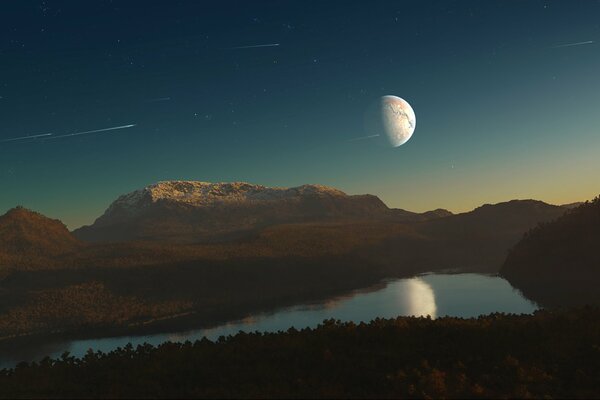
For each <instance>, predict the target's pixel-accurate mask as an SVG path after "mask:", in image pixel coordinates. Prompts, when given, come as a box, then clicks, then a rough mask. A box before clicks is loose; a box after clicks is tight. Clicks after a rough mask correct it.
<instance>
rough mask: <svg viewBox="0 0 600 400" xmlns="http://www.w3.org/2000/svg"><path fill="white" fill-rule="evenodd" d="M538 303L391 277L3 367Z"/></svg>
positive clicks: (498, 287) (38, 354)
mask: <svg viewBox="0 0 600 400" xmlns="http://www.w3.org/2000/svg"><path fill="white" fill-rule="evenodd" d="M536 308H537V307H536V305H535V304H533V303H531V302H530V301H529V300H527V299H525V298H524V297H523V296H522V295H521V294H520V293H519V292H518V291H516V290H515V289H513V288H512V287H511V286H510V284H509V283H508V282H507V281H505V280H504V279H502V278H499V277H496V276H486V275H478V274H454V275H445V274H444V275H442V274H429V275H422V276H419V277H416V278H410V279H398V280H394V281H390V282H387V283H383V284H380V285H377V286H374V287H371V288H369V289H366V290H359V291H355V292H353V293H351V294H349V295H347V296H343V297H336V298H332V299H330V300H328V301H325V302H321V303H315V304H309V305H301V306H295V307H291V308H286V309H282V310H279V311H277V312H274V313H270V314H256V315H253V316H251V317H248V318H245V319H243V320H240V321H235V322H232V323H228V324H225V325H221V326H217V327H214V328H210V329H198V330H192V331H187V332H178V333H171V334H157V335H148V336H127V337H117V338H103V339H92V340H74V341H67V342H60V343H52V344H48V345H45V346H40V347H37V348H28V349H15V351H14V352H13V353H12V354H10V355H1V357H0V368H2V367H11V366H13V365H15V363H16V362H19V361H24V360H27V361H32V360H39V359H41V358H43V357H44V356H46V355H49V356H50V357H59V356H60V355H61V354H62V353H63V352H65V351H69V352H70V353H71V354H72V355H74V356H76V357H80V356H82V355H84V354H85V353H86V352H87V350H88V349H90V348H91V349H93V350H101V351H103V352H108V351H111V350H113V349H115V348H117V347H123V346H125V345H126V344H127V343H132V344H133V345H134V346H136V345H138V344H143V343H144V342H147V343H150V344H154V345H158V344H160V343H163V342H166V341H173V342H175V341H179V342H183V341H186V340H190V341H194V340H197V339H201V338H202V337H204V336H206V337H207V338H209V339H217V338H218V337H219V336H227V335H230V334H235V333H237V332H239V331H241V330H243V331H246V332H249V331H271V332H273V331H279V330H283V331H285V330H287V329H288V328H290V327H292V326H293V327H295V328H298V329H301V328H305V327H315V326H317V325H318V324H319V323H321V322H322V321H323V320H324V319H329V318H335V319H340V320H342V321H355V322H360V321H365V322H368V321H370V320H372V319H375V318H377V317H382V318H391V317H396V316H399V315H415V316H421V315H423V316H425V315H430V316H431V317H433V318H436V317H441V316H455V317H476V316H478V315H481V314H489V313H492V312H506V313H516V314H521V313H532V312H533V311H534V310H536Z"/></svg>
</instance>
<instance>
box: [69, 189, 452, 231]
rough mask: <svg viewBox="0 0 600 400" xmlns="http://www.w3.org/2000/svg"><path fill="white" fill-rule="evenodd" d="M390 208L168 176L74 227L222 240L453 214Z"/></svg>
mask: <svg viewBox="0 0 600 400" xmlns="http://www.w3.org/2000/svg"><path fill="white" fill-rule="evenodd" d="M448 214H449V212H448V211H446V210H441V209H438V210H435V211H431V212H427V213H423V214H419V213H413V212H410V211H405V210H401V209H390V208H389V207H388V206H387V205H385V203H384V202H383V201H381V200H380V199H379V198H378V197H377V196H374V195H370V194H364V195H348V194H346V193H344V192H343V191H341V190H338V189H336V188H332V187H329V186H324V185H315V184H307V185H302V186H297V187H291V188H285V187H267V186H263V185H254V184H250V183H246V182H230V183H223V182H221V183H209V182H197V181H163V182H158V183H155V184H153V185H149V186H146V187H144V188H142V189H138V190H135V191H133V192H130V193H127V194H125V195H122V196H120V197H118V198H117V199H116V200H115V201H114V202H112V203H111V204H110V205H109V207H108V208H107V210H106V211H105V212H104V214H103V215H101V216H100V217H98V218H97V219H96V221H95V222H94V223H93V224H91V225H88V226H83V227H81V228H78V229H76V230H74V231H73V234H74V235H75V236H77V237H78V238H79V239H81V240H84V241H90V242H110V241H115V240H116V241H124V240H125V241H126V240H167V241H174V242H187V243H192V242H202V241H213V240H217V241H222V240H229V239H232V238H235V237H240V236H244V235H247V234H250V233H252V232H254V231H256V230H257V229H261V228H264V227H266V226H269V225H275V224H281V223H298V222H311V221H325V220H335V219H349V218H350V219H388V218H392V219H395V220H397V221H418V220H424V219H431V218H439V217H441V216H446V215H448Z"/></svg>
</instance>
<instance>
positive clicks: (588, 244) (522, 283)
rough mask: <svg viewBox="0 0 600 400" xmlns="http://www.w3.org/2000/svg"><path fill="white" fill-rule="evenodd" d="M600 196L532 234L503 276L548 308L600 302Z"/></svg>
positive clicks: (513, 252)
mask: <svg viewBox="0 0 600 400" xmlns="http://www.w3.org/2000/svg"><path fill="white" fill-rule="evenodd" d="M599 249H600V197H598V198H596V199H595V200H593V201H591V202H587V203H584V204H582V205H580V206H579V207H576V208H574V209H572V210H570V211H568V212H567V213H565V214H564V215H563V216H562V217H561V218H559V219H557V220H556V221H553V222H550V223H546V224H541V225H539V226H538V227H536V228H535V229H532V230H531V231H530V232H528V233H527V234H526V235H525V236H524V237H523V239H522V240H521V241H520V242H519V243H518V244H517V245H516V246H514V248H513V249H512V250H511V252H510V253H509V255H508V257H507V258H506V261H505V262H504V265H503V266H502V270H501V274H502V275H503V276H504V277H505V278H506V279H508V280H509V281H510V282H511V284H512V285H513V286H515V287H517V288H519V289H521V290H522V291H523V292H524V293H525V294H526V295H527V296H528V297H530V298H533V299H534V300H536V301H538V302H540V303H541V304H543V305H546V306H567V305H581V304H589V303H594V304H598V303H600V291H598V287H599V286H600V250H599Z"/></svg>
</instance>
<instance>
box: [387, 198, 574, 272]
mask: <svg viewBox="0 0 600 400" xmlns="http://www.w3.org/2000/svg"><path fill="white" fill-rule="evenodd" d="M565 211H566V209H565V208H562V207H560V206H555V205H550V204H547V203H544V202H541V201H536V200H511V201H508V202H503V203H498V204H485V205H483V206H481V207H478V208H476V209H474V210H473V211H469V212H465V213H461V214H456V215H450V216H447V217H444V218H436V219H429V220H426V221H421V222H417V223H415V224H413V229H414V230H415V232H416V234H418V235H420V240H411V241H406V240H405V239H404V238H402V239H401V240H399V241H398V242H397V243H395V245H394V246H390V247H389V248H388V249H386V251H387V252H389V253H390V254H394V253H397V254H398V255H397V256H396V257H402V256H401V255H400V254H399V253H404V254H406V256H405V257H408V256H410V257H411V258H409V259H406V261H405V262H408V263H413V264H418V265H421V266H422V268H427V269H430V270H438V269H463V270H464V269H468V270H475V271H489V272H497V271H498V269H499V268H500V266H501V265H502V262H503V261H504V259H505V258H506V254H507V252H508V250H509V249H510V248H511V247H512V246H514V245H515V243H517V242H518V241H519V239H520V238H521V237H522V236H523V234H524V233H525V232H527V231H528V230H529V229H531V228H533V227H535V226H536V225H537V224H538V223H540V222H547V221H552V220H554V219H556V218H558V217H559V216H561V215H562V214H564V213H565Z"/></svg>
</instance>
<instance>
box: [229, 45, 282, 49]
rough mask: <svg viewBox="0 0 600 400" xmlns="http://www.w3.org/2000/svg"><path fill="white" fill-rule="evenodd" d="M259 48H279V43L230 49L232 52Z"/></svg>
mask: <svg viewBox="0 0 600 400" xmlns="http://www.w3.org/2000/svg"><path fill="white" fill-rule="evenodd" d="M258 47H279V43H267V44H254V45H250V46H237V47H230V49H231V50H238V49H256V48H258Z"/></svg>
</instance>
